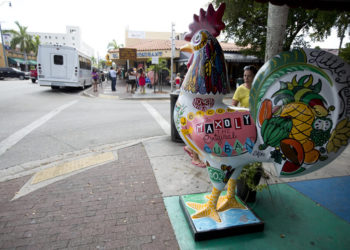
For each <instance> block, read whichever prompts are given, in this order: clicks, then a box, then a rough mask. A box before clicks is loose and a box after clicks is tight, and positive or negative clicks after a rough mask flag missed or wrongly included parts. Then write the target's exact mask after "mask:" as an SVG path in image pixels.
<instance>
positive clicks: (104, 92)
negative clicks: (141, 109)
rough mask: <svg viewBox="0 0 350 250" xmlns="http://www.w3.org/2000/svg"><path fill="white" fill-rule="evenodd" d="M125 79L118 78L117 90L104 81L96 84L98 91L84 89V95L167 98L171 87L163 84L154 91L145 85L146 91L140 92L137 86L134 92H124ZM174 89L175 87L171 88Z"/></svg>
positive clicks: (123, 97) (111, 97)
mask: <svg viewBox="0 0 350 250" xmlns="http://www.w3.org/2000/svg"><path fill="white" fill-rule="evenodd" d="M126 85H127V83H126V79H118V80H117V85H116V89H117V91H115V92H112V89H111V82H110V81H107V80H106V81H104V82H103V83H102V87H101V85H100V84H99V85H98V92H93V89H92V87H91V88H89V89H87V90H85V91H84V95H86V96H89V97H100V98H108V99H169V98H170V93H171V88H170V86H169V85H166V84H164V86H162V91H161V92H159V87H158V86H156V91H155V90H154V89H153V88H152V89H151V88H148V87H145V89H146V93H145V94H141V93H140V87H138V88H137V90H136V92H135V93H134V94H132V93H130V92H129V93H127V92H126ZM173 90H174V91H175V90H176V89H175V87H174V89H173Z"/></svg>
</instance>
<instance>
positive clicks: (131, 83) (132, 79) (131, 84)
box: [126, 68, 136, 94]
mask: <svg viewBox="0 0 350 250" xmlns="http://www.w3.org/2000/svg"><path fill="white" fill-rule="evenodd" d="M135 85H136V72H134V69H133V68H130V69H129V70H128V81H127V85H126V92H127V93H128V92H129V88H130V92H131V94H134V93H135Z"/></svg>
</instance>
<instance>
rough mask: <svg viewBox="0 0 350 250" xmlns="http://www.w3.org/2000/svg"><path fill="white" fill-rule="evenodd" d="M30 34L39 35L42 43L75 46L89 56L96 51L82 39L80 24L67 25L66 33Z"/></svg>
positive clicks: (32, 33)
mask: <svg viewBox="0 0 350 250" xmlns="http://www.w3.org/2000/svg"><path fill="white" fill-rule="evenodd" d="M28 34H30V35H31V36H39V39H40V44H44V45H64V46H70V47H74V48H76V49H78V50H80V51H81V52H83V53H84V54H86V55H87V56H93V55H94V53H95V52H94V49H93V48H92V47H90V46H89V45H87V44H86V43H84V42H83V41H82V39H81V30H80V28H79V27H78V26H66V33H45V32H28Z"/></svg>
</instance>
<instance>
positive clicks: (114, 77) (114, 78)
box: [109, 67, 117, 91]
mask: <svg viewBox="0 0 350 250" xmlns="http://www.w3.org/2000/svg"><path fill="white" fill-rule="evenodd" d="M109 77H110V78H111V81H112V91H116V88H115V87H116V84H117V72H116V71H115V70H114V69H113V67H111V69H110V71H109Z"/></svg>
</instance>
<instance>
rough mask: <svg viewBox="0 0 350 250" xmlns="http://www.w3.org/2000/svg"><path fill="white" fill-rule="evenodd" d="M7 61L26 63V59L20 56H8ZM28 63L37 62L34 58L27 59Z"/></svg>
mask: <svg viewBox="0 0 350 250" xmlns="http://www.w3.org/2000/svg"><path fill="white" fill-rule="evenodd" d="M8 61H9V62H10V63H13V64H17V63H18V64H26V61H25V60H24V59H22V58H17V57H8ZM27 64H28V65H36V64H37V62H36V61H35V60H27Z"/></svg>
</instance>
